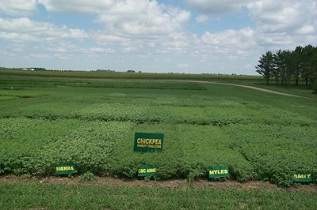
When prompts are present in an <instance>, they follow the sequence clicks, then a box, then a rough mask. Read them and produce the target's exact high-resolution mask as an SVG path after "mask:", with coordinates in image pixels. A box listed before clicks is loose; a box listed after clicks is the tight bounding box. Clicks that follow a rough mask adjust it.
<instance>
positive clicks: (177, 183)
mask: <svg viewBox="0 0 317 210" xmlns="http://www.w3.org/2000/svg"><path fill="white" fill-rule="evenodd" d="M26 182H34V183H39V184H62V185H89V186H108V187H158V188H171V189H182V188H187V187H193V188H197V189H208V188H210V189H223V190H226V189H239V190H280V191H289V192H297V191H301V192H314V193H317V185H316V184H310V185H294V186H291V187H288V188H281V187H278V186H276V185H274V184H271V183H269V182H263V181H249V182H243V183H240V182H237V181H230V180H228V181H224V182H209V181H207V180H195V181H192V182H188V181H187V180H185V179H175V180H165V181H144V180H124V179H118V178H112V177H96V180H94V181H85V182H83V181H81V180H80V178H79V177H72V178H61V177H46V178H34V177H33V178H29V177H17V176H2V177H0V184H3V183H26Z"/></svg>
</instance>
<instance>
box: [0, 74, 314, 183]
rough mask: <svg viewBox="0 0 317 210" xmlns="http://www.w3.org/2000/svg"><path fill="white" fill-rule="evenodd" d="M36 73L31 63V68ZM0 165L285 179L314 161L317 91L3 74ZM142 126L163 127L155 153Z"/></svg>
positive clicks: (41, 170) (24, 169) (23, 169)
mask: <svg viewBox="0 0 317 210" xmlns="http://www.w3.org/2000/svg"><path fill="white" fill-rule="evenodd" d="M28 74H30V73H28ZM0 102H1V103H0V108H1V109H0V140H1V141H0V173H1V174H3V175H5V174H15V175H22V174H30V175H35V176H49V175H53V174H54V166H55V165H57V164H60V163H65V162H73V163H77V164H79V173H80V174H81V173H84V172H86V171H91V172H93V173H94V174H96V175H98V176H115V177H124V178H136V177H137V168H138V166H139V164H140V163H141V162H146V163H150V164H156V165H157V166H158V174H159V176H158V178H159V179H170V178H187V179H195V178H205V177H206V172H207V168H208V166H210V165H226V166H228V167H229V170H230V176H231V179H234V180H239V181H247V180H269V181H271V182H273V183H276V184H281V185H289V184H290V180H291V177H292V176H293V174H295V173H311V172H314V171H316V168H317V150H316V148H317V106H316V105H317V98H316V96H314V95H311V97H310V98H308V97H290V96H281V95H276V94H272V93H265V92H261V91H257V90H252V89H247V88H243V87H236V86H231V85H224V84H213V83H211V84H208V83H199V82H194V81H174V80H173V81H168V80H134V79H99V80H97V79H91V78H90V79H83V78H80V79H78V78H76V79H74V78H69V77H62V78H56V77H46V76H42V77H39V76H38V75H37V77H35V76H30V75H24V76H21V75H19V76H17V75H16V74H14V73H13V74H2V76H1V80H0ZM136 131H138V132H160V133H164V134H165V140H164V149H163V151H162V152H158V153H144V154H142V153H135V152H133V136H134V133H135V132H136Z"/></svg>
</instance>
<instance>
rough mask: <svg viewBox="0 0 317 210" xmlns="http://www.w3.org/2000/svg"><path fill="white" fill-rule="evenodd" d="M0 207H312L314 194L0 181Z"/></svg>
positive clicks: (257, 190)
mask: <svg viewBox="0 0 317 210" xmlns="http://www.w3.org/2000/svg"><path fill="white" fill-rule="evenodd" d="M0 194H1V196H0V206H1V208H2V209H118V210H119V209H120V210H122V209H129V210H130V209H137V210H143V209H272V210H275V209H276V210H281V209H316V208H317V203H316V199H317V194H316V193H313V192H287V191H284V190H276V189H274V190H267V189H263V190H259V189H256V190H243V189H240V190H239V189H234V188H229V189H226V190H224V189H212V188H188V187H185V188H179V189H170V188H157V187H153V188H148V187H113V186H111V187H110V186H96V185H62V184H40V183H36V182H29V183H22V182H13V183H5V182H1V183H0Z"/></svg>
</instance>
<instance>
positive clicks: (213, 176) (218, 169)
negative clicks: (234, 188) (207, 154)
mask: <svg viewBox="0 0 317 210" xmlns="http://www.w3.org/2000/svg"><path fill="white" fill-rule="evenodd" d="M228 177H229V169H228V167H225V166H210V167H209V168H208V179H209V180H210V181H217V180H225V179H226V178H228Z"/></svg>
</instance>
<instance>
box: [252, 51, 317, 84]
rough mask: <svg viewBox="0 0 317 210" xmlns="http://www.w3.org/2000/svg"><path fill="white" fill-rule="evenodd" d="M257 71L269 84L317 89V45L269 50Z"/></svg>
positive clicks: (261, 58)
mask: <svg viewBox="0 0 317 210" xmlns="http://www.w3.org/2000/svg"><path fill="white" fill-rule="evenodd" d="M256 71H257V72H258V73H259V74H261V75H262V76H263V77H264V79H265V81H266V83H267V84H272V83H273V84H280V85H296V86H305V87H306V88H312V87H313V88H314V89H315V90H317V47H313V46H311V45H308V46H305V47H301V46H298V47H296V49H295V50H293V51H290V50H278V51H276V52H271V51H268V52H266V53H265V54H264V55H262V56H261V57H260V59H259V64H258V65H257V66H256Z"/></svg>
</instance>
